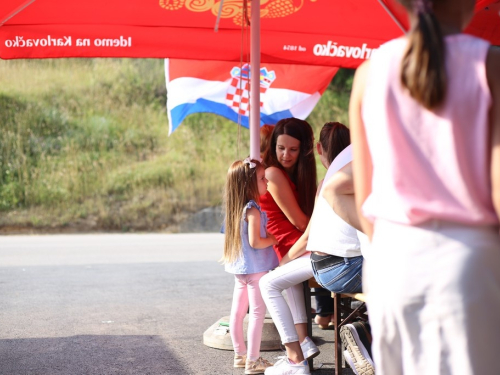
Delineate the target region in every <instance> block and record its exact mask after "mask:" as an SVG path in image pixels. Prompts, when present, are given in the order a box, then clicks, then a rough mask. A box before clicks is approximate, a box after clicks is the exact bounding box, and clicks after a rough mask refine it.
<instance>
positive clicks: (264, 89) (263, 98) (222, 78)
mask: <svg viewBox="0 0 500 375" xmlns="http://www.w3.org/2000/svg"><path fill="white" fill-rule="evenodd" d="M337 70H338V68H334V67H323V66H308V65H289V64H263V65H262V66H261V69H260V124H261V126H262V125H264V124H269V125H273V124H276V123H277V122H278V121H279V120H281V119H283V118H288V117H296V118H300V119H305V118H306V117H307V116H309V114H310V113H311V111H312V110H313V109H314V106H315V105H316V103H318V101H319V99H320V98H321V94H323V92H324V91H325V90H326V88H327V87H328V84H329V83H330V81H331V80H332V78H333V76H334V75H335V73H337ZM165 76H166V80H167V111H168V121H169V135H170V134H172V132H173V131H174V130H175V129H177V127H178V126H179V125H180V124H181V123H182V121H183V120H184V119H185V118H186V116H187V115H189V114H191V113H196V112H206V113H215V114H217V115H220V116H224V117H226V118H228V119H229V120H231V121H234V122H236V123H239V124H241V125H243V126H245V127H247V128H248V125H249V117H248V116H249V110H250V108H249V107H250V90H249V84H250V66H249V65H248V64H244V65H242V66H240V64H239V63H234V62H228V61H197V60H180V59H165Z"/></svg>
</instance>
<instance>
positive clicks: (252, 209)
mask: <svg viewBox="0 0 500 375" xmlns="http://www.w3.org/2000/svg"><path fill="white" fill-rule="evenodd" d="M247 216H259V217H260V212H259V210H258V209H257V208H256V207H250V208H249V209H248V210H247Z"/></svg>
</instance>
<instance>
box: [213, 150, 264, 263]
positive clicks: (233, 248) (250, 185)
mask: <svg viewBox="0 0 500 375" xmlns="http://www.w3.org/2000/svg"><path fill="white" fill-rule="evenodd" d="M252 166H253V167H252ZM259 168H264V167H263V166H262V164H261V163H260V162H259V161H258V160H254V159H252V160H250V159H245V160H236V161H235V162H234V163H233V164H231V166H230V167H229V170H228V171H227V178H226V186H225V189H224V206H225V211H226V219H225V238H224V255H223V256H222V259H221V262H222V263H224V264H226V263H233V262H235V261H236V260H237V259H238V258H239V256H240V255H241V219H242V215H243V209H244V208H245V205H246V204H247V203H248V202H249V201H250V200H254V201H255V202H257V203H258V202H259V187H258V184H257V170H259Z"/></svg>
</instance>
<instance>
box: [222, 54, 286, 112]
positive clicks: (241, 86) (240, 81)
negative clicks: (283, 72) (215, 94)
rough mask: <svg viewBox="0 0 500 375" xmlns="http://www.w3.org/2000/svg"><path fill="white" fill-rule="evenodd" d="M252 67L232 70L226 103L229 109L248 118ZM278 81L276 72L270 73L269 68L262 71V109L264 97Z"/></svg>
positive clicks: (245, 66) (247, 66)
mask: <svg viewBox="0 0 500 375" xmlns="http://www.w3.org/2000/svg"><path fill="white" fill-rule="evenodd" d="M250 74H251V71H250V65H249V64H245V65H243V67H242V68H241V69H240V68H238V67H234V68H233V69H231V82H230V84H229V88H228V90H227V93H226V103H227V105H228V106H229V107H231V108H233V109H234V111H235V112H236V113H238V114H240V115H242V116H248V115H249V113H250ZM275 79H276V73H275V72H274V71H270V72H269V71H268V70H267V68H265V67H264V68H261V69H260V88H259V89H260V107H261V108H262V107H263V104H264V95H265V94H266V91H267V89H268V88H269V87H270V86H271V85H272V83H273V82H274V80H275Z"/></svg>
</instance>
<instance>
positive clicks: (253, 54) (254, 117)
mask: <svg viewBox="0 0 500 375" xmlns="http://www.w3.org/2000/svg"><path fill="white" fill-rule="evenodd" d="M250 157H251V158H252V159H257V160H260V1H259V0H253V1H252V3H251V23H250Z"/></svg>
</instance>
